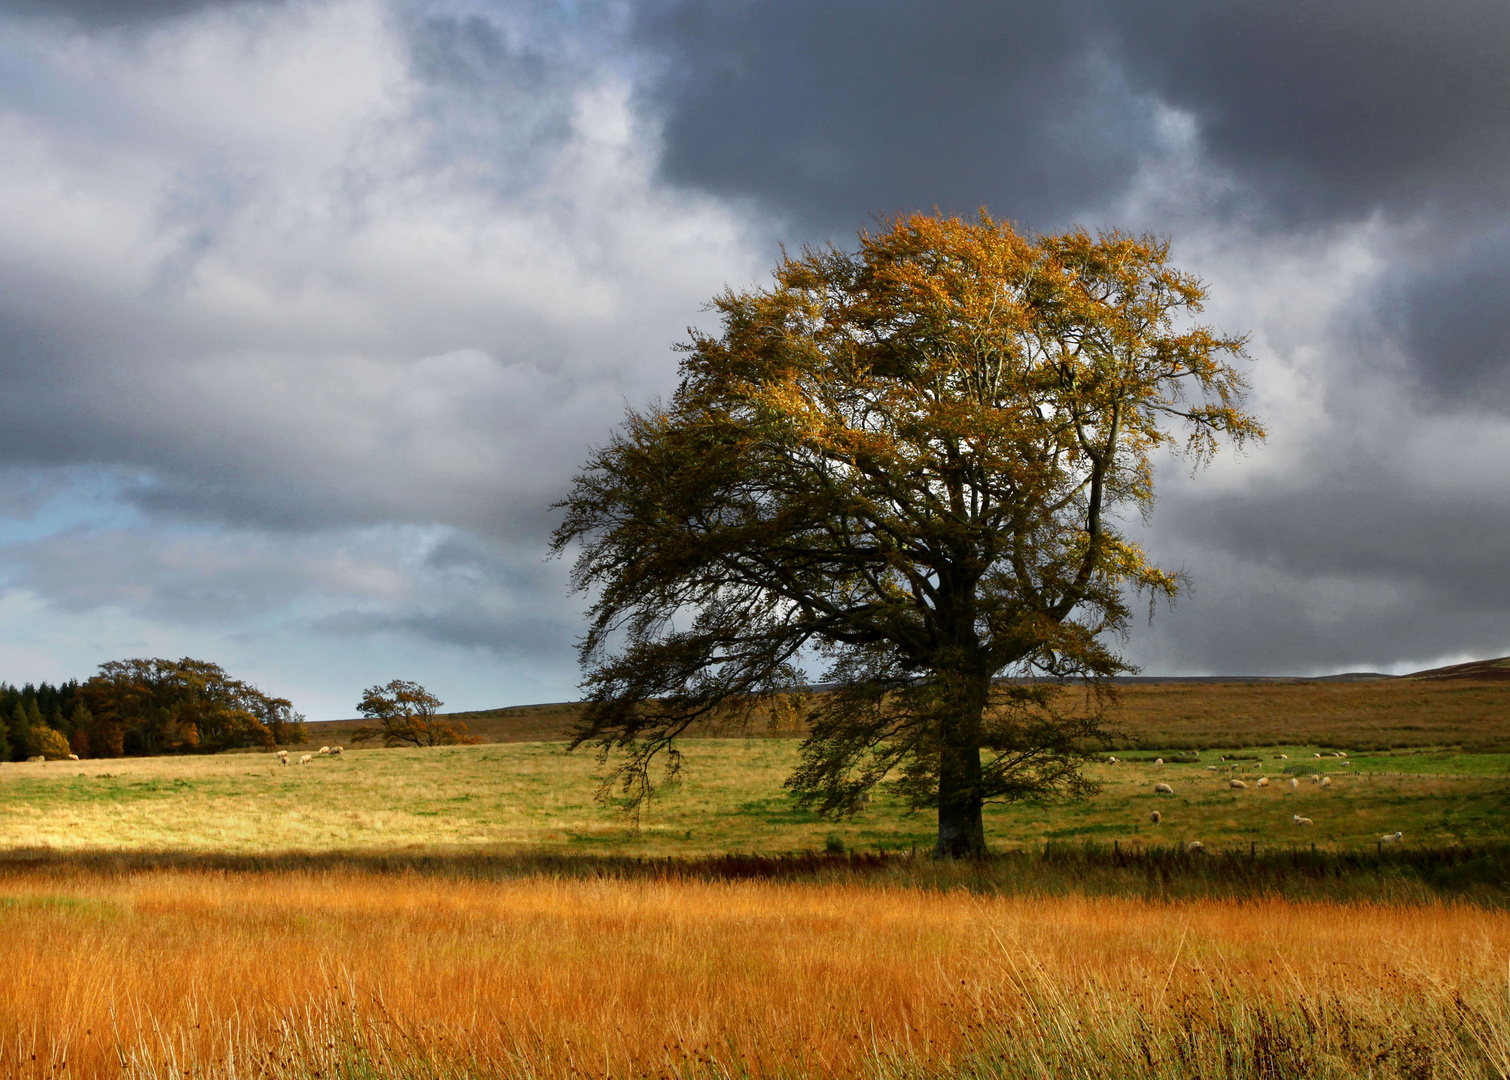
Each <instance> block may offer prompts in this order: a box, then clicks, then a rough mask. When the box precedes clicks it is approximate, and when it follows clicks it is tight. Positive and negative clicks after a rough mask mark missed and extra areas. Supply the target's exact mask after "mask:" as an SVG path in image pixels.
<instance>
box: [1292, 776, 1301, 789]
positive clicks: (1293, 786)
mask: <svg viewBox="0 0 1510 1080" xmlns="http://www.w3.org/2000/svg"><path fill="white" fill-rule="evenodd" d="M1299 786H1300V781H1299V780H1297V779H1295V777H1293V776H1292V777H1290V790H1291V791H1294V790H1295V789H1296V788H1298V787H1299Z"/></svg>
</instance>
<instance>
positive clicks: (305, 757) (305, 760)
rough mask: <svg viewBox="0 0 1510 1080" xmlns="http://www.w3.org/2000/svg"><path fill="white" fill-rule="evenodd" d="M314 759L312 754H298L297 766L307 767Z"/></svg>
mask: <svg viewBox="0 0 1510 1080" xmlns="http://www.w3.org/2000/svg"><path fill="white" fill-rule="evenodd" d="M314 759H315V756H314V755H313V754H300V755H299V764H300V765H308V764H309V763H310V762H311V761H313V760H314Z"/></svg>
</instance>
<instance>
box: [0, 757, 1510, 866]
mask: <svg viewBox="0 0 1510 1080" xmlns="http://www.w3.org/2000/svg"><path fill="white" fill-rule="evenodd" d="M1316 749H1317V748H1314V747H1305V746H1288V747H1274V748H1266V749H1265V750H1263V751H1261V752H1258V753H1257V755H1256V756H1257V758H1258V760H1256V761H1255V760H1245V761H1236V760H1232V761H1225V762H1219V758H1220V757H1221V754H1220V752H1218V751H1206V752H1203V753H1202V754H1201V755H1200V757H1199V759H1197V760H1194V761H1190V760H1185V761H1181V760H1179V759H1178V758H1176V757H1175V755H1174V752H1173V751H1170V752H1169V753H1167V754H1165V755H1163V756H1164V761H1165V763H1164V764H1162V765H1156V764H1154V763H1153V762H1154V759H1155V758H1157V757H1158V756H1160V755H1159V753H1158V752H1157V751H1155V752H1150V753H1140V754H1139V757H1140V758H1141V759H1146V760H1139V761H1123V762H1121V763H1118V764H1116V765H1109V764H1098V765H1093V766H1091V767H1090V768H1089V770H1088V775H1089V776H1090V777H1091V778H1092V779H1093V780H1096V781H1098V782H1100V783H1101V785H1102V788H1101V791H1100V793H1099V794H1098V795H1096V796H1094V797H1092V798H1090V799H1088V800H1085V801H1083V802H1070V803H1060V804H1041V803H1025V804H1016V805H1006V806H989V807H987V809H986V814H985V817H986V834H987V839H988V842H989V843H990V844H991V846H992V848H993V849H994V850H998V851H1011V850H1024V851H1034V850H1040V849H1041V848H1042V846H1043V844H1044V842H1045V841H1046V840H1050V839H1059V838H1070V837H1095V838H1097V839H1098V840H1101V841H1104V842H1106V843H1110V842H1111V841H1113V840H1117V841H1119V842H1120V843H1122V844H1124V845H1150V844H1164V845H1182V844H1184V843H1186V842H1188V841H1189V840H1194V839H1199V840H1201V841H1203V842H1204V843H1206V844H1208V845H1209V844H1234V845H1243V846H1246V845H1247V844H1248V843H1250V842H1254V841H1257V842H1258V843H1260V844H1270V845H1280V846H1283V845H1305V846H1307V847H1309V845H1310V844H1311V843H1315V844H1317V845H1318V846H1319V847H1320V848H1322V849H1325V850H1339V851H1341V850H1350V849H1361V848H1365V847H1373V846H1375V845H1376V843H1377V841H1378V838H1379V836H1381V835H1382V834H1383V833H1386V832H1391V833H1392V832H1395V831H1397V830H1400V831H1403V832H1404V833H1405V835H1406V842H1407V843H1408V844H1421V845H1430V844H1451V843H1484V842H1494V841H1499V840H1504V839H1506V838H1507V835H1510V828H1507V822H1510V785H1507V784H1506V782H1505V781H1506V777H1507V776H1510V754H1488V753H1460V752H1457V751H1455V750H1448V749H1443V750H1439V751H1434V752H1430V753H1410V754H1399V753H1396V754H1372V755H1367V756H1362V755H1360V756H1356V757H1353V758H1351V759H1349V760H1350V761H1351V762H1352V764H1351V765H1348V766H1343V765H1342V764H1341V762H1340V760H1339V759H1336V758H1314V757H1312V754H1313V753H1315V752H1316ZM684 752H685V754H686V767H685V770H684V773H683V776H682V779H681V782H679V783H678V784H676V785H673V786H668V787H664V788H662V789H661V790H660V792H659V793H658V794H657V796H656V798H655V799H653V800H652V801H651V802H650V804H649V805H647V806H646V807H645V808H644V811H643V813H642V815H641V817H640V820H639V823H638V827H637V828H636V827H635V824H634V823H633V822H632V821H630V820H628V819H626V818H625V817H624V816H623V815H622V814H620V813H619V812H618V811H617V810H616V809H615V808H614V807H612V806H609V805H603V804H600V803H599V802H597V801H596V799H595V792H596V787H597V779H598V774H599V768H600V766H599V765H598V763H597V761H596V759H595V758H594V756H593V755H591V754H588V753H576V754H567V753H565V751H564V745H563V744H561V743H515V744H504V745H500V744H493V745H487V746H462V747H438V748H433V749H425V750H417V749H392V750H379V749H370V750H357V751H348V752H347V753H345V754H343V755H341V756H340V757H336V758H317V759H316V760H315V761H313V762H311V763H310V764H309V765H304V766H299V765H294V766H278V765H276V764H275V759H273V757H272V756H271V755H266V756H256V755H245V754H237V755H223V756H219V757H177V758H150V759H126V760H119V759H118V760H114V761H108V762H105V761H85V762H69V763H66V764H65V763H57V762H54V763H50V764H47V765H42V764H8V765H3V766H0V849H6V850H12V851H15V850H20V849H31V850H48V849H50V850H54V851H60V852H66V851H80V850H102V851H123V852H124V851H158V852H170V851H182V852H200V853H207V852H225V853H232V854H247V855H257V854H275V853H282V852H301V851H302V852H311V853H319V852H353V853H382V852H388V851H403V852H416V851H418V852H434V853H446V854H454V853H466V852H479V853H508V852H516V853H517V852H549V851H551V850H560V851H563V852H566V851H570V852H572V853H595V852H596V853H602V854H627V855H631V856H655V857H665V856H668V855H671V856H677V857H686V858H698V857H706V856H712V855H720V854H723V853H726V852H751V853H757V852H764V853H780V852H801V851H821V850H824V848H825V846H826V845H827V843H828V841H829V838H830V837H831V836H832V837H835V838H837V840H838V841H839V842H840V843H842V844H843V845H844V848H845V850H859V851H877V850H881V851H909V850H911V849H912V848H913V847H914V846H916V847H917V848H918V849H919V850H923V851H926V850H927V849H928V848H929V847H931V845H932V842H933V833H934V827H935V826H934V819H933V815H932V814H931V813H929V812H927V811H924V812H921V813H910V812H909V811H908V808H907V807H906V806H905V805H903V804H902V803H901V802H900V801H899V800H898V799H897V798H896V797H895V796H894V795H892V794H891V793H890V792H887V791H881V792H878V793H877V795H876V798H875V800H874V802H873V803H872V804H871V806H870V807H869V808H868V809H867V810H865V811H863V812H861V813H860V814H859V815H857V816H856V817H854V818H851V819H848V820H842V821H828V820H825V819H822V818H820V817H818V816H817V815H816V814H814V813H812V812H811V811H808V810H805V809H803V808H802V807H801V806H799V805H798V804H797V802H796V801H795V799H794V798H793V796H792V795H791V793H790V792H788V791H785V790H784V789H783V788H782V786H781V785H782V781H783V780H784V779H785V778H786V776H787V775H788V774H789V773H790V771H791V769H792V767H793V765H794V764H795V760H796V752H797V748H796V745H795V743H793V742H792V741H790V740H777V739H770V740H744V739H726V740H714V739H698V740H692V741H690V742H688V743H687V745H686V746H685V747H684ZM1243 754H1244V756H1247V757H1251V756H1254V751H1252V750H1245V751H1244V752H1243ZM1281 754H1283V755H1285V756H1283V757H1281V756H1280V755H1281ZM249 764H250V765H252V767H251V768H248V766H249ZM1212 764H1219V765H1220V769H1221V771H1216V772H1212V771H1208V769H1207V768H1206V767H1207V766H1208V765H1212ZM1286 769H1291V770H1308V769H1316V770H1319V771H1322V772H1327V773H1330V774H1331V775H1332V777H1333V782H1332V787H1331V788H1330V789H1322V788H1320V787H1319V786H1318V785H1314V784H1312V783H1310V782H1309V780H1308V779H1301V781H1300V785H1299V787H1298V788H1296V789H1293V790H1292V789H1291V788H1290V787H1289V786H1288V782H1287V781H1288V777H1287V775H1286V773H1285V771H1284V770H1286ZM1229 770H1231V771H1229ZM1260 776H1268V777H1270V779H1271V781H1273V782H1272V783H1271V784H1270V785H1269V786H1268V787H1264V788H1259V787H1256V786H1253V787H1250V788H1249V789H1248V790H1234V789H1231V788H1230V787H1229V786H1228V781H1229V780H1231V779H1232V778H1234V777H1242V778H1244V779H1245V780H1247V781H1248V782H1249V783H1250V784H1255V783H1256V781H1257V779H1258V777H1260ZM1161 781H1162V782H1166V783H1169V784H1170V785H1171V786H1173V787H1174V789H1175V790H1174V794H1173V795H1168V794H1156V793H1155V792H1154V790H1153V785H1154V784H1155V783H1157V782H1161ZM1153 810H1158V811H1160V813H1161V815H1162V816H1163V821H1162V822H1161V823H1160V824H1158V825H1154V824H1153V823H1152V822H1151V821H1150V820H1149V814H1150V812H1151V811H1153ZM1295 814H1300V815H1302V816H1304V817H1309V818H1311V819H1312V820H1313V821H1314V822H1315V825H1314V827H1312V828H1309V829H1303V830H1302V829H1299V828H1297V827H1296V826H1295V825H1293V824H1292V816H1293V815H1295Z"/></svg>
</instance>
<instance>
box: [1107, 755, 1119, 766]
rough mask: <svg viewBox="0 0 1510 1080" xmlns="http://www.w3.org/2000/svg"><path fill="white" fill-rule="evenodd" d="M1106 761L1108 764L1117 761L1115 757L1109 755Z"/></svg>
mask: <svg viewBox="0 0 1510 1080" xmlns="http://www.w3.org/2000/svg"><path fill="white" fill-rule="evenodd" d="M1106 763H1107V764H1108V765H1115V764H1116V763H1117V759H1116V758H1114V757H1109V758H1107V759H1106Z"/></svg>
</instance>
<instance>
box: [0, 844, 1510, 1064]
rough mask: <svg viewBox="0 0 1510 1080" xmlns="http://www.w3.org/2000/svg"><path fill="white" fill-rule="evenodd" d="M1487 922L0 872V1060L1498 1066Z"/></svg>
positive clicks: (1506, 1035) (349, 878) (702, 890)
mask: <svg viewBox="0 0 1510 1080" xmlns="http://www.w3.org/2000/svg"><path fill="white" fill-rule="evenodd" d="M1507 954H1510V913H1506V912H1503V911H1491V910H1485V909H1482V908H1475V907H1467V906H1446V907H1444V906H1438V905H1414V906H1412V905H1405V906H1400V905H1370V904H1364V905H1342V904H1327V903H1315V904H1308V905H1305V906H1304V907H1302V908H1297V907H1295V906H1293V905H1291V904H1289V903H1286V902H1283V901H1267V902H1252V901H1249V902H1241V903H1239V902H1232V901H1198V902H1191V903H1184V904H1158V903H1152V904H1151V903H1146V902H1142V901H1136V900H1129V899H1108V898H1100V899H1094V900H1093V899H1088V898H1085V897H1074V896H1071V897H1061V898H1056V899H1053V900H1045V899H1041V898H1031V897H1009V896H980V895H977V894H974V893H971V892H968V891H964V890H952V891H936V890H921V889H915V888H871V887H865V886H863V885H859V884H855V883H853V882H850V883H828V884H821V883H813V882H806V883H801V884H793V883H781V882H769V881H765V882H759V881H757V882H749V881H746V882H727V881H725V882H702V881H692V880H684V879H675V878H668V879H662V880H640V881H623V880H605V879H592V878H585V879H584V878H577V879H569V878H560V877H551V876H544V875H536V876H533V877H529V878H526V879H521V880H515V881H503V882H478V881H458V880H447V879H437V878H434V877H425V876H417V875H404V876H397V877H395V876H392V875H372V874H360V873H345V872H328V873H276V874H238V875H227V874H223V873H208V872H182V871H157V872H135V873H109V872H103V873H102V872H87V871H80V870H78V869H77V868H64V869H59V870H56V871H53V872H41V873H39V872H27V873H16V872H14V871H11V872H6V871H0V990H3V992H0V1070H4V1072H5V1075H7V1076H15V1077H26V1078H33V1077H35V1078H43V1077H46V1078H54V1077H58V1076H81V1077H83V1076H87V1077H112V1076H131V1077H160V1078H163V1080H167V1078H168V1077H174V1078H179V1077H184V1076H192V1077H227V1078H229V1077H267V1078H285V1077H287V1078H293V1077H301V1078H303V1077H322V1078H331V1077H338V1078H351V1080H356V1078H359V1077H362V1078H372V1077H396V1078H397V1077H405V1078H408V1077H458V1078H459V1077H463V1076H472V1077H476V1076H489V1077H543V1076H597V1077H649V1076H658V1077H705V1076H706V1077H729V1076H760V1077H778V1076H811V1077H850V1076H870V1077H879V1078H896V1080H902V1078H914V1077H916V1078H922V1077H935V1076H937V1077H942V1076H950V1077H1066V1076H1075V1077H1107V1078H1125V1077H1130V1076H1151V1077H1170V1078H1173V1077H1191V1078H1194V1077H1200V1078H1215V1077H1254V1078H1266V1080H1272V1078H1281V1077H1364V1076H1367V1077H1371V1078H1397V1077H1398V1078H1407V1080H1421V1078H1427V1077H1447V1076H1455V1077H1474V1078H1478V1077H1483V1078H1488V1077H1498V1076H1503V1075H1505V1073H1506V1070H1507V1069H1510V1007H1507V1003H1506V995H1505V989H1506V988H1505V957H1506V955H1507Z"/></svg>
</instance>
